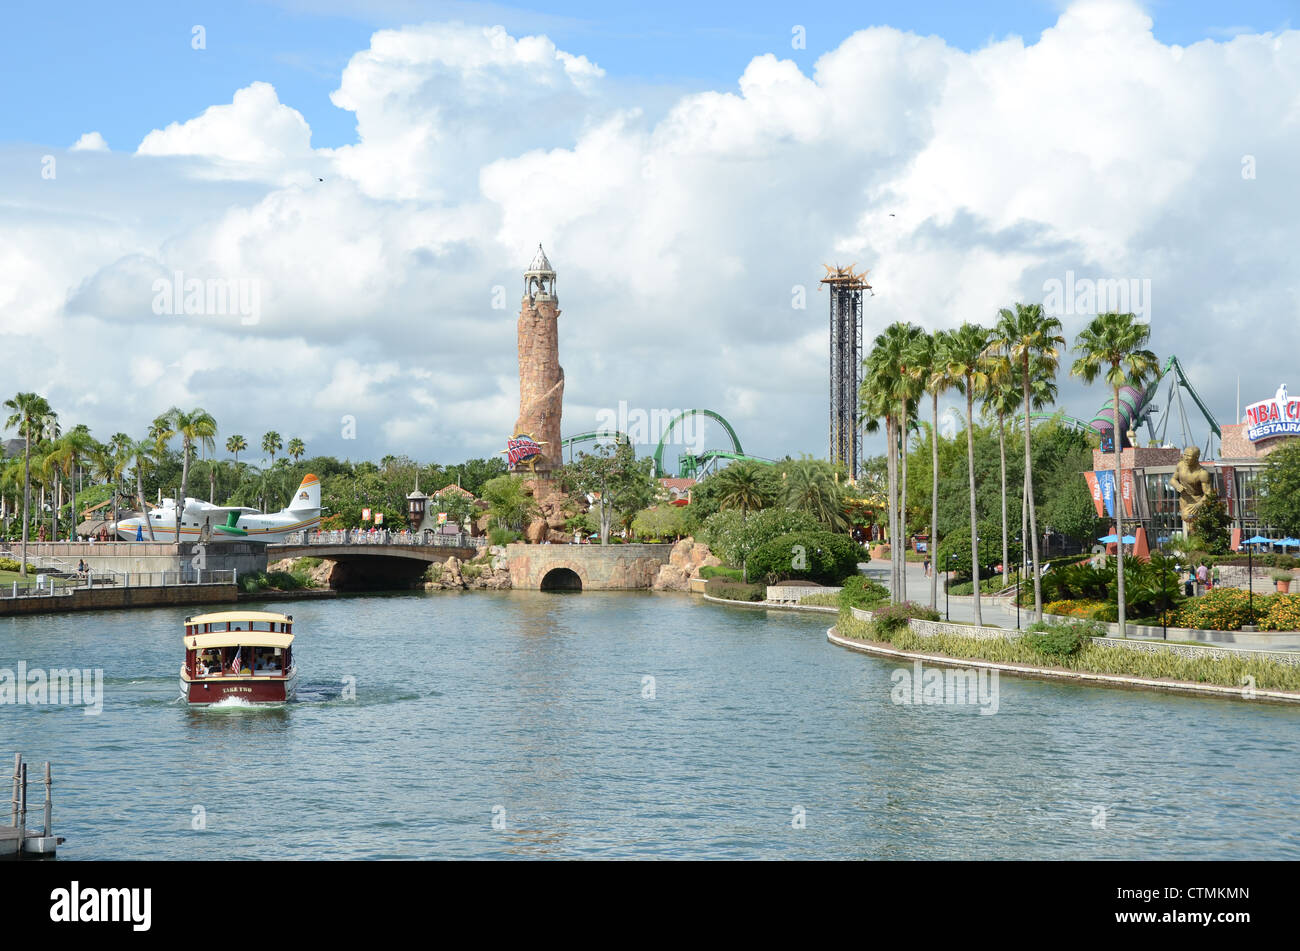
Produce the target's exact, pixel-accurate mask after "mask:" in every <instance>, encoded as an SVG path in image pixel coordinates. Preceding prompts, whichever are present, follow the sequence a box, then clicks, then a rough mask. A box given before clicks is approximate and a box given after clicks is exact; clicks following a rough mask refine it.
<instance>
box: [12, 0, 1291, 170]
mask: <svg viewBox="0 0 1300 951" xmlns="http://www.w3.org/2000/svg"><path fill="white" fill-rule="evenodd" d="M1062 6H1063V5H1062V4H1060V3H1052V2H1042V0H1029V2H1016V3H996V4H986V3H977V4H972V3H967V2H960V0H959V2H951V0H950V2H943V3H930V2H920V3H918V2H912V0H888V2H877V3H872V4H862V3H852V2H849V3H809V4H801V3H793V2H788V0H787V2H772V0H758V2H746V3H690V2H682V0H667V2H659V3H653V4H622V3H615V4H611V3H608V2H600V0H579V2H559V3H553V4H548V5H546V7H545V8H541V7H531V6H528V5H510V4H497V3H483V4H478V3H447V2H426V0H373V2H367V0H318V2H311V0H280V2H257V0H232V2H223V3H219V4H217V3H190V2H174V0H173V2H163V0H160V2H128V3H125V4H104V3H100V2H89V0H86V2H74V3H60V4H58V5H57V8H56V7H52V6H49V5H46V4H21V5H18V4H15V5H10V6H8V7H7V8H6V9H5V11H4V13H3V27H4V28H3V30H0V116H3V117H4V122H3V125H2V126H0V141H4V142H28V143H34V144H42V145H52V146H67V145H70V144H71V143H72V142H74V141H75V140H76V139H77V137H78V136H79V135H81V134H82V133H83V132H87V131H90V130H98V131H99V132H101V133H102V134H103V136H104V138H105V139H106V140H107V141H108V143H109V145H110V146H111V147H112V148H113V149H126V148H131V149H134V148H135V146H136V145H138V144H139V142H140V140H141V139H142V138H143V137H144V136H145V134H146V133H148V132H149V131H150V130H151V129H155V128H162V127H164V126H165V125H166V124H167V123H169V122H173V121H180V120H184V119H187V118H190V117H192V116H194V115H197V114H198V113H200V112H202V110H203V109H205V108H207V107H208V106H209V105H211V104H213V103H219V102H229V101H230V97H231V95H232V94H233V92H234V91H235V90H236V89H240V88H242V87H244V86H247V85H248V84H249V83H251V82H253V81H255V80H264V81H266V82H269V83H271V84H272V85H273V86H275V88H276V90H277V91H278V92H279V95H280V100H281V101H282V102H284V103H287V104H289V105H292V106H293V107H294V108H296V109H297V110H298V111H299V112H301V113H302V114H303V116H304V118H306V120H307V122H308V123H309V124H310V126H311V128H312V133H313V136H312V144H313V145H314V146H315V147H317V148H320V147H332V146H338V145H343V144H346V143H349V142H352V141H354V139H355V134H354V117H353V115H352V114H351V113H349V112H346V111H344V110H341V109H339V108H337V107H335V106H334V105H333V104H332V103H331V102H330V100H329V94H330V93H331V92H332V91H333V90H334V89H336V88H337V87H338V80H339V74H340V73H341V71H342V69H343V67H344V66H345V65H346V64H347V62H348V59H349V57H351V56H352V54H353V53H355V52H356V51H358V50H361V49H364V48H365V47H366V46H367V44H368V40H369V37H370V35H371V34H372V33H373V32H374V31H375V30H376V29H382V28H388V27H398V26H401V25H403V24H407V23H415V22H421V21H425V20H460V21H463V22H466V23H470V24H480V25H494V24H498V23H499V24H502V25H504V26H505V27H506V28H507V30H508V31H509V32H510V33H511V34H513V35H521V34H524V33H535V32H543V33H545V34H546V35H547V36H549V37H550V38H551V39H552V40H553V41H555V43H556V45H557V46H559V47H561V48H562V49H567V50H570V51H572V52H574V53H579V54H582V55H585V56H586V57H587V58H588V59H590V60H593V61H594V62H596V63H597V64H599V65H600V66H601V67H602V68H603V69H604V70H605V71H606V73H607V74H608V75H609V76H610V77H611V78H612V79H616V80H621V81H623V82H625V83H627V84H629V85H633V86H635V85H637V84H646V85H653V86H654V87H656V89H657V90H658V91H659V92H660V93H662V91H663V90H665V89H669V90H681V91H687V90H690V91H694V90H698V89H706V88H708V89H714V88H716V89H723V90H725V89H728V88H732V87H734V84H735V80H736V77H737V76H739V75H740V73H741V72H742V71H743V70H744V68H745V64H746V63H748V62H749V61H750V59H752V58H753V57H754V56H756V55H759V54H761V53H765V52H773V53H776V54H777V55H778V56H781V57H788V58H792V59H794V60H795V61H796V62H797V63H799V64H800V66H801V68H803V69H804V70H805V71H809V70H810V69H811V67H812V64H813V63H814V62H815V61H816V59H817V57H819V56H820V55H821V54H823V53H824V52H826V51H827V50H829V49H832V48H834V47H836V46H838V45H839V44H840V43H841V42H842V41H843V40H844V38H845V37H846V36H848V35H849V34H850V33H852V32H854V31H855V30H858V29H862V28H865V27H869V26H877V25H888V26H893V27H896V28H898V29H900V30H905V31H914V32H917V33H919V34H922V35H929V34H937V35H939V36H941V37H943V39H944V40H945V41H946V42H947V43H948V44H949V45H950V46H954V47H957V48H960V49H963V50H972V49H976V48H978V47H980V46H983V45H984V44H986V43H987V42H988V41H989V40H990V39H996V38H1001V37H1004V36H1006V35H1008V34H1015V35H1019V36H1022V37H1024V38H1025V39H1026V40H1027V41H1032V40H1033V39H1034V38H1036V37H1037V36H1038V35H1039V34H1040V33H1041V32H1042V31H1043V30H1044V29H1045V28H1047V27H1050V26H1051V25H1052V24H1053V23H1055V21H1056V18H1057V16H1058V15H1059V12H1060V8H1061V7H1062ZM1145 6H1146V9H1147V10H1148V12H1149V13H1151V15H1152V16H1153V17H1154V19H1155V29H1154V34H1155V37H1156V38H1157V39H1159V40H1161V41H1162V42H1164V43H1167V44H1179V45H1187V44H1190V43H1194V42H1196V41H1197V40H1201V39H1206V38H1210V39H1216V40H1221V39H1224V38H1226V37H1228V36H1230V35H1232V34H1233V33H1235V32H1237V31H1242V30H1244V31H1247V32H1271V31H1275V30H1279V29H1283V28H1287V27H1289V25H1290V23H1291V21H1292V19H1293V18H1297V19H1300V17H1297V12H1300V7H1298V5H1297V3H1295V2H1283V0H1242V2H1237V3H1231V4H1227V3H1211V2H1205V0H1195V2H1184V0H1179V2H1177V3H1174V2H1168V0H1161V2H1151V3H1147V4H1146V5H1145ZM55 9H57V11H58V12H57V15H55V14H54V10H55ZM195 24H201V25H202V26H204V27H205V29H206V43H207V46H206V49H204V50H202V51H196V50H194V49H192V47H191V35H192V28H193V26H194V25H195ZM795 25H799V26H803V27H804V28H805V30H806V49H803V50H798V49H794V48H792V45H791V37H792V31H793V28H794V26H795ZM651 108H653V107H651Z"/></svg>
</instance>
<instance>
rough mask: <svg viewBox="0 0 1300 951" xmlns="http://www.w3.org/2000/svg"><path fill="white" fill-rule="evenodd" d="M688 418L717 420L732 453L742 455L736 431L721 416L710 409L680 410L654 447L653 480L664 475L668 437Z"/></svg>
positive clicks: (742, 451) (742, 450)
mask: <svg viewBox="0 0 1300 951" xmlns="http://www.w3.org/2000/svg"><path fill="white" fill-rule="evenodd" d="M688 416H707V417H709V418H710V419H714V420H717V421H718V422H719V423H721V424H722V428H723V429H725V430H726V431H727V435H728V436H729V437H730V438H731V450H732V452H735V453H744V451H745V450H744V449H742V448H741V447H740V437H739V436H737V435H736V431H735V430H734V429H732V428H731V423H729V422H727V421H726V420H725V419H723V418H722V416H721V415H719V414H718V413H715V412H713V410H711V409H686V410H682V411H681V412H680V413H678V414H677V415H676V416H674V417H673V418H672V419H671V420H669V422H668V426H667V428H665V429H664V432H663V435H662V436H660V437H659V445H658V446H656V447H655V456H654V458H655V478H658V479H662V478H663V477H664V476H665V475H666V473H665V472H664V446H666V445H668V437H669V436H671V435H672V432H673V429H674V428H675V427H676V426H677V424H678V423H680V422H682V420H684V419H686V418H687V417H688Z"/></svg>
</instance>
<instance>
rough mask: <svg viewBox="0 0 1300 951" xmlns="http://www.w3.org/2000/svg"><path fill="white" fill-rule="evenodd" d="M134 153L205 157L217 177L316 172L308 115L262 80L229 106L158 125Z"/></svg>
mask: <svg viewBox="0 0 1300 951" xmlns="http://www.w3.org/2000/svg"><path fill="white" fill-rule="evenodd" d="M136 154H137V155H148V156H189V157H197V158H203V159H206V160H207V164H206V166H205V167H204V170H205V171H206V172H207V173H208V174H211V175H213V176H215V177H229V178H254V179H267V180H275V181H284V182H307V181H313V180H314V179H315V178H316V177H317V176H315V175H314V174H313V171H314V166H313V162H314V161H315V156H314V155H313V153H312V149H311V128H310V127H309V126H308V125H307V120H306V119H304V118H303V117H302V114H301V113H300V112H298V110H297V109H293V108H290V107H289V106H286V105H284V104H283V103H281V102H280V98H279V96H277V95H276V92H275V87H274V86H272V85H271V84H270V83H264V82H255V83H253V84H252V85H250V86H247V87H245V88H244V89H240V90H238V91H237V92H236V93H235V95H234V99H233V100H232V101H231V102H230V104H229V105H218V106H209V107H208V108H207V109H205V110H204V111H203V114H202V115H200V116H197V117H195V118H193V119H190V120H189V121H187V122H173V123H171V124H170V125H169V126H167V128H165V129H155V130H154V131H152V132H150V133H149V134H148V135H146V136H145V137H144V139H143V140H142V141H141V142H140V146H139V148H138V149H136Z"/></svg>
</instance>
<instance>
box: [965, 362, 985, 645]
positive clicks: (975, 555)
mask: <svg viewBox="0 0 1300 951" xmlns="http://www.w3.org/2000/svg"><path fill="white" fill-rule="evenodd" d="M973 391H974V381H972V380H971V378H970V377H967V378H966V469H967V471H968V473H969V475H970V570H971V579H972V580H973V581H974V582H975V623H976V624H977V625H981V626H982V625H983V624H984V614H983V613H982V612H981V611H980V552H979V544H980V541H979V526H978V525H977V523H976V519H975V409H974V402H975V401H974V392H973Z"/></svg>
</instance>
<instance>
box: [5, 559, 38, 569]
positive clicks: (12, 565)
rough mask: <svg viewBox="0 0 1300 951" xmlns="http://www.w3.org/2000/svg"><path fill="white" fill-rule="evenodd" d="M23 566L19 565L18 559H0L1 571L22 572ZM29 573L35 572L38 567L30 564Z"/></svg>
mask: <svg viewBox="0 0 1300 951" xmlns="http://www.w3.org/2000/svg"><path fill="white" fill-rule="evenodd" d="M21 570H22V565H20V564H19V563H18V559H17V558H0V571H21ZM27 570H28V571H35V570H36V566H35V565H31V564H29V565H28V566H27Z"/></svg>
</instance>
